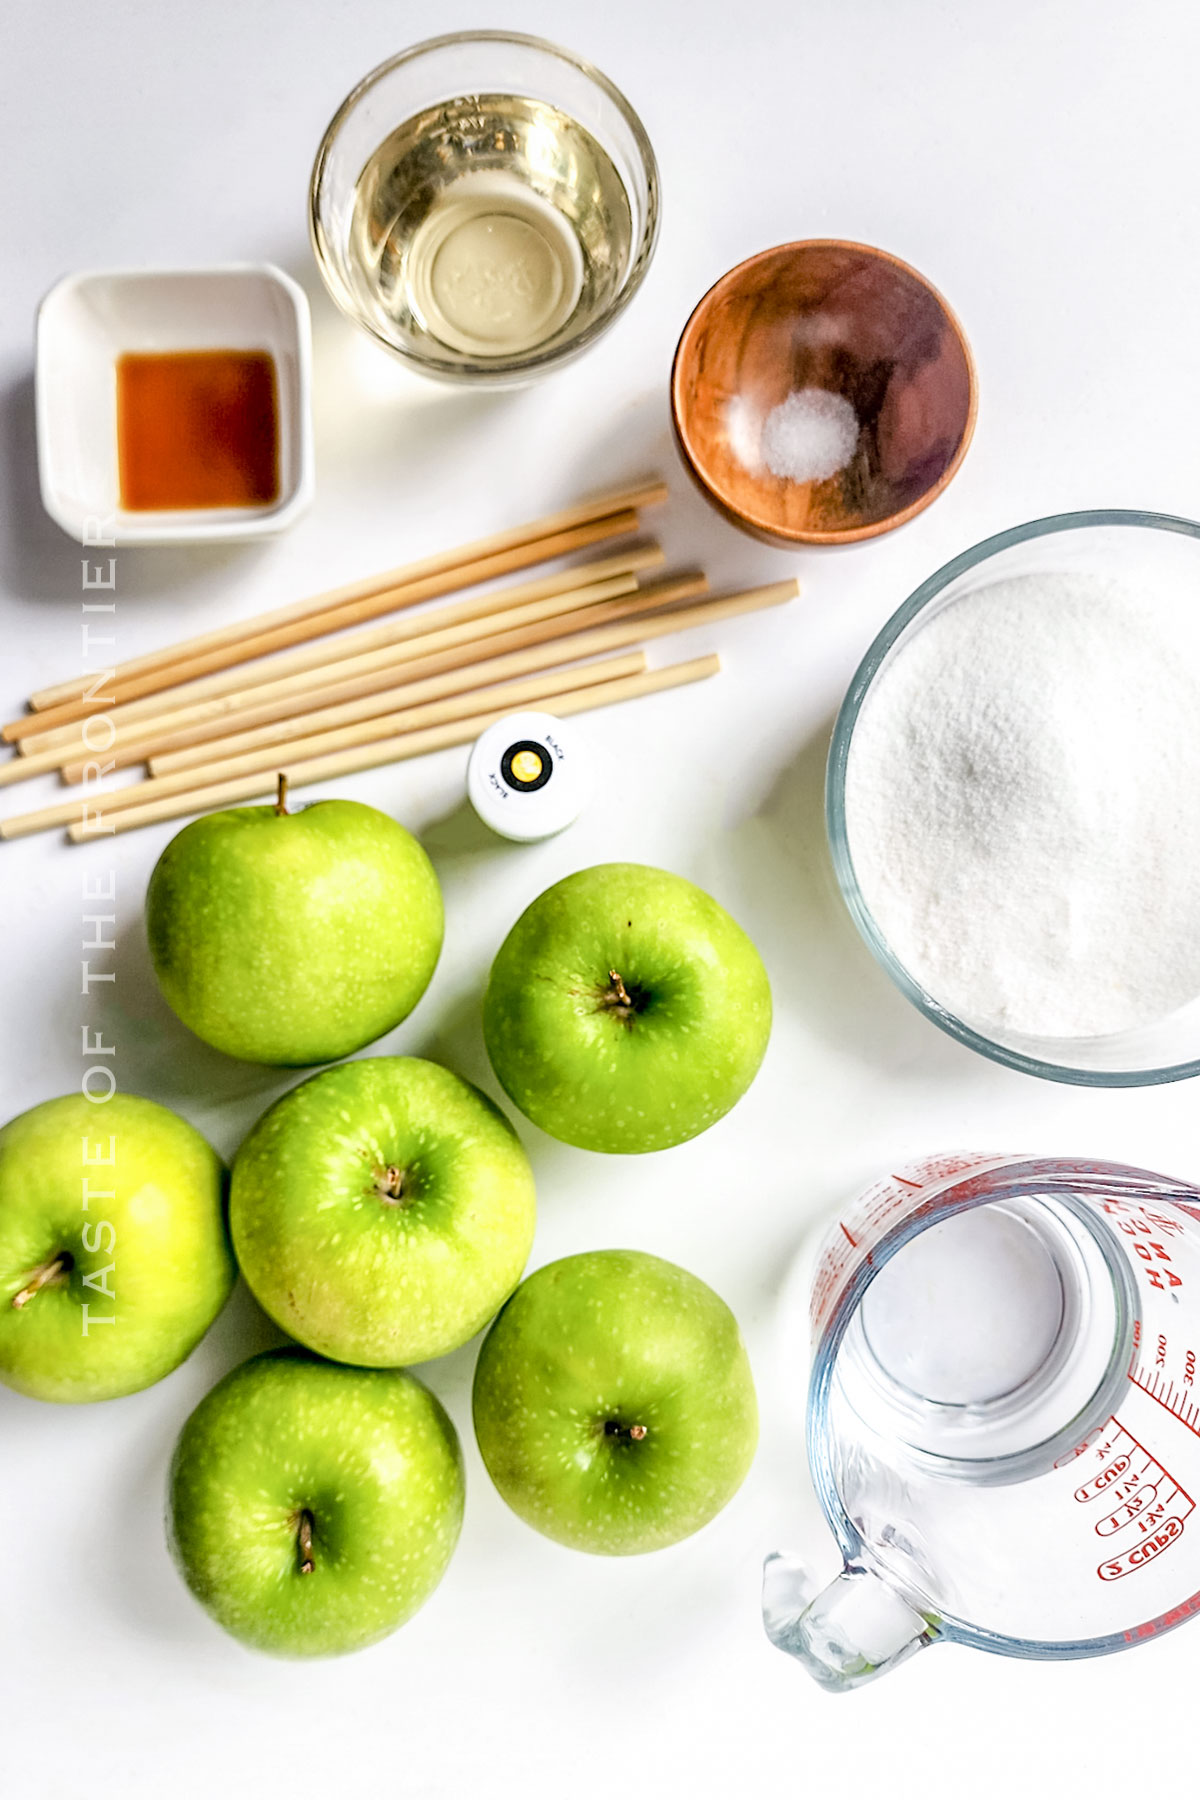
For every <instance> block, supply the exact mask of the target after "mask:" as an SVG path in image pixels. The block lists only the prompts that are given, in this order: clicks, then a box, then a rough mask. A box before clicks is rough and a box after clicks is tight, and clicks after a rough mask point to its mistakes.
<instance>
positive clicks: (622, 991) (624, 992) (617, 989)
mask: <svg viewBox="0 0 1200 1800" xmlns="http://www.w3.org/2000/svg"><path fill="white" fill-rule="evenodd" d="M608 979H609V981H610V982H611V983H612V991H613V993H614V994H615V995H616V997H617V1004H618V1005H619V1006H628V1007H629V1008H630V1009H632V1007H633V1001H632V1000H631V999H630V997H629V989H628V988H627V987H626V986H625V983H624V982H623V981H622V980H621V977H620V976H619V975H618V974H617V971H616V970H615V969H610V970H609V971H608Z"/></svg>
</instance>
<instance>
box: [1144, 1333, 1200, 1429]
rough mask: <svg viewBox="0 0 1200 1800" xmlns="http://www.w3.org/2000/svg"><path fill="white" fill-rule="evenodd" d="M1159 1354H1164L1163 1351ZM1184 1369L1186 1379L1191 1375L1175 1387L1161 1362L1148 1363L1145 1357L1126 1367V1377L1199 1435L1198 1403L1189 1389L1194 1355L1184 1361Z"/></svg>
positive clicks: (1191, 1380)
mask: <svg viewBox="0 0 1200 1800" xmlns="http://www.w3.org/2000/svg"><path fill="white" fill-rule="evenodd" d="M1163 1354H1164V1356H1165V1351H1164V1353H1163ZM1186 1369H1187V1374H1185V1380H1188V1376H1190V1377H1191V1379H1190V1380H1188V1385H1187V1387H1178V1386H1177V1385H1176V1383H1175V1382H1174V1381H1172V1380H1171V1379H1170V1377H1169V1375H1168V1374H1167V1372H1166V1368H1165V1365H1160V1366H1157V1367H1152V1366H1151V1365H1150V1364H1149V1363H1148V1362H1145V1361H1143V1362H1138V1363H1135V1364H1134V1366H1133V1368H1132V1369H1131V1370H1130V1371H1129V1379H1130V1381H1132V1383H1133V1385H1134V1387H1140V1388H1141V1390H1142V1392H1143V1394H1149V1396H1150V1398H1151V1399H1152V1400H1157V1401H1158V1404H1159V1405H1160V1406H1162V1407H1165V1409H1166V1410H1167V1412H1169V1413H1170V1414H1171V1416H1172V1417H1173V1418H1176V1419H1178V1420H1179V1422H1180V1424H1182V1425H1186V1426H1187V1428H1188V1430H1189V1431H1194V1432H1195V1433H1196V1435H1197V1437H1200V1405H1197V1403H1196V1401H1195V1399H1194V1398H1193V1395H1192V1392H1191V1388H1192V1383H1193V1381H1194V1379H1195V1373H1196V1362H1195V1358H1194V1357H1192V1359H1191V1361H1190V1362H1188V1363H1187V1364H1186Z"/></svg>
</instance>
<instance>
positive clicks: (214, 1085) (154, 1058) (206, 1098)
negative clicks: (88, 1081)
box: [90, 913, 312, 1148]
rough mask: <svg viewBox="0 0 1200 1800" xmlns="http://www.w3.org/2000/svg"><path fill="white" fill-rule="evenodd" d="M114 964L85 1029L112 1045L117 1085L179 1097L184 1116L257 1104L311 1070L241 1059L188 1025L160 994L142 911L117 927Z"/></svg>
mask: <svg viewBox="0 0 1200 1800" xmlns="http://www.w3.org/2000/svg"><path fill="white" fill-rule="evenodd" d="M112 966H113V968H114V970H115V972H116V977H117V979H116V981H115V982H112V983H111V984H106V985H105V986H104V987H103V988H101V987H99V986H97V987H96V988H95V989H94V990H93V993H92V995H91V997H90V998H91V1001H92V1003H93V1008H94V1013H93V1016H94V1021H95V1022H94V1024H92V1025H91V1029H93V1030H98V1031H99V1032H100V1033H101V1035H102V1036H103V1038H104V1040H105V1042H107V1043H115V1044H116V1045H117V1047H118V1051H119V1055H120V1064H121V1086H122V1088H126V1089H128V1090H129V1091H131V1092H133V1093H138V1094H149V1095H152V1096H153V1098H154V1099H156V1100H159V1101H161V1103H162V1104H163V1105H164V1106H171V1107H179V1106H180V1104H181V1103H183V1110H185V1111H189V1116H190V1109H192V1108H196V1107H200V1108H204V1109H206V1110H207V1109H209V1108H212V1109H214V1110H215V1109H217V1108H218V1107H221V1106H224V1105H227V1104H228V1103H230V1102H236V1101H238V1100H249V1101H255V1100H256V1101H257V1102H258V1110H259V1111H263V1110H265V1108H266V1106H267V1104H268V1101H269V1099H273V1098H274V1094H275V1092H276V1091H278V1090H280V1089H281V1088H282V1087H284V1086H290V1085H291V1084H292V1083H293V1082H294V1081H296V1080H299V1079H301V1078H302V1077H303V1076H304V1075H306V1074H309V1073H312V1071H311V1070H300V1069H277V1068H269V1067H266V1066H264V1065H262V1064H260V1063H246V1062H239V1061H237V1059H236V1058H234V1057H232V1056H226V1055H225V1054H224V1053H223V1052H222V1051H220V1050H214V1049H213V1048H212V1047H211V1046H210V1045H208V1044H206V1043H204V1042H203V1041H202V1039H200V1038H198V1037H196V1036H195V1035H194V1033H192V1032H190V1031H189V1030H188V1028H187V1026H186V1025H184V1024H182V1023H181V1021H180V1020H179V1019H177V1018H176V1016H175V1014H174V1013H173V1012H172V1011H171V1009H170V1007H169V1006H168V1005H167V1003H166V1001H165V1000H164V999H163V996H162V992H161V990H160V988H159V985H158V978H157V977H156V975H155V973H154V967H153V964H152V963H151V961H150V950H149V945H148V944H147V942H146V927H145V923H144V921H143V919H142V917H141V915H140V913H139V915H138V917H137V918H136V920H135V921H134V922H133V923H131V924H129V925H127V926H126V927H125V928H124V929H123V930H121V931H119V932H118V935H117V948H116V952H115V955H114V958H113V965H112ZM255 1116H257V1114H255ZM218 1148H220V1146H218Z"/></svg>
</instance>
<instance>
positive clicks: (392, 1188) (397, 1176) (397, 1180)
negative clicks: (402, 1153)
mask: <svg viewBox="0 0 1200 1800" xmlns="http://www.w3.org/2000/svg"><path fill="white" fill-rule="evenodd" d="M374 1175H375V1191H376V1193H377V1194H378V1195H379V1198H380V1199H381V1200H387V1201H390V1202H392V1203H393V1204H395V1203H396V1202H398V1201H400V1200H402V1199H403V1198H404V1170H403V1169H401V1168H399V1167H398V1166H397V1165H396V1164H395V1163H389V1164H388V1166H387V1168H386V1169H376V1170H375V1171H374Z"/></svg>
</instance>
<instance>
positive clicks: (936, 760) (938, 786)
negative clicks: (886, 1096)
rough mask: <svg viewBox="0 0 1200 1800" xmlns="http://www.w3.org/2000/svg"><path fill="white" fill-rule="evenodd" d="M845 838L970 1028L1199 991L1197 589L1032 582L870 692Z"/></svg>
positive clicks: (1080, 1028) (1090, 1015)
mask: <svg viewBox="0 0 1200 1800" xmlns="http://www.w3.org/2000/svg"><path fill="white" fill-rule="evenodd" d="M846 829H847V835H848V839H849V845H850V854H851V858H852V861H853V864H854V869H855V873H856V875H857V877H858V881H859V885H860V886H861V888H862V892H863V896H864V898H865V900H866V903H867V906H868V907H869V909H870V911H871V913H872V914H873V915H874V918H875V920H876V923H877V924H878V926H879V929H880V931H881V932H882V933H883V935H884V937H885V938H886V939H887V941H888V943H889V945H890V946H891V948H892V950H893V952H894V953H895V955H896V956H897V957H898V958H899V960H900V962H901V963H903V965H904V966H905V968H907V970H908V971H909V973H910V974H911V975H912V976H913V977H914V978H915V980H917V981H918V982H919V983H920V985H921V986H922V987H923V988H924V989H925V991H926V992H927V993H929V994H930V995H931V996H932V997H933V998H934V999H935V1000H937V1001H938V1002H940V1003H941V1004H942V1005H943V1006H945V1007H947V1008H948V1009H949V1010H950V1011H951V1012H953V1013H956V1014H957V1015H958V1016H959V1017H961V1018H963V1019H965V1020H967V1021H968V1022H971V1023H975V1024H977V1025H981V1026H985V1027H986V1025H987V1024H988V1023H992V1024H995V1025H1002V1026H1004V1027H1005V1028H1006V1029H1007V1030H1008V1031H1010V1032H1014V1033H1018V1034H1021V1035H1028V1036H1031V1037H1098V1036H1104V1035H1107V1034H1109V1033H1112V1032H1119V1031H1127V1030H1132V1029H1135V1028H1137V1027H1139V1026H1144V1025H1148V1024H1151V1023H1153V1022H1154V1021H1156V1020H1159V1019H1162V1018H1165V1017H1166V1016H1167V1015H1168V1014H1170V1013H1172V1012H1175V1011H1176V1010H1177V1009H1178V1008H1179V1007H1181V1006H1183V1005H1185V1004H1186V1003H1187V1002H1188V1001H1190V1000H1192V999H1194V998H1195V997H1196V996H1197V995H1200V595H1189V594H1187V593H1180V594H1178V595H1176V594H1173V593H1168V592H1163V593H1161V594H1151V593H1146V594H1143V593H1140V592H1138V593H1134V592H1132V591H1130V590H1129V589H1126V588H1124V587H1122V586H1120V585H1119V584H1118V583H1116V582H1115V581H1107V580H1101V579H1099V578H1095V577H1090V576H1082V575H1072V574H1055V575H1027V576H1021V577H1018V578H1014V579H1012V580H1008V581H1002V582H997V583H995V584H993V585H992V586H990V587H985V588H981V589H979V590H977V591H976V592H975V593H973V594H967V595H965V596H964V597H963V598H962V599H960V600H957V601H955V602H953V603H952V604H950V605H949V606H947V607H945V608H944V609H943V610H942V611H941V612H939V613H937V614H935V615H934V616H933V617H932V618H931V619H930V621H929V623H928V624H926V625H925V626H923V627H921V628H920V629H919V630H917V631H916V632H915V634H914V635H913V637H912V638H911V640H910V641H909V642H908V643H907V644H905V645H904V646H903V647H902V648H901V649H900V650H899V651H898V652H897V653H896V654H895V656H894V657H893V659H892V661H891V662H890V663H889V664H887V665H885V668H884V670H883V672H882V673H881V674H880V675H878V676H877V677H876V679H875V681H874V683H873V684H872V686H871V688H870V690H869V692H868V694H867V698H866V700H865V702H864V704H863V707H862V711H861V713H860V715H859V719H858V723H857V727H856V729H855V732H854V736H853V739H852V741H851V746H850V753H849V760H848V764H847V771H846Z"/></svg>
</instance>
